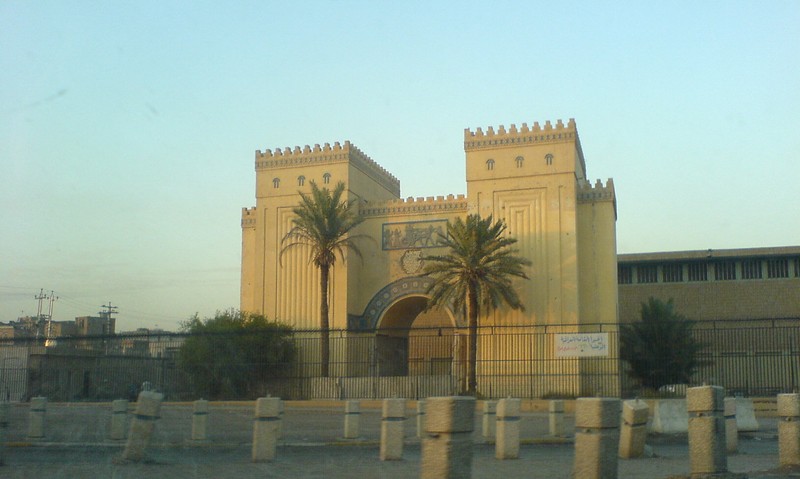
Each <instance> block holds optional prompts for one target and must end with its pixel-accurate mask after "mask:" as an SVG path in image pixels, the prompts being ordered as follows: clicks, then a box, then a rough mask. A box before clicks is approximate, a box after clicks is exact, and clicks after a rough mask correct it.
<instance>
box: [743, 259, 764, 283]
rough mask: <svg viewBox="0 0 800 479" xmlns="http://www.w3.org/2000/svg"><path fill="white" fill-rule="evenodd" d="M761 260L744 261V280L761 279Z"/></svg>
mask: <svg viewBox="0 0 800 479" xmlns="http://www.w3.org/2000/svg"><path fill="white" fill-rule="evenodd" d="M761 278H762V273H761V260H760V259H746V260H743V261H742V279H761Z"/></svg>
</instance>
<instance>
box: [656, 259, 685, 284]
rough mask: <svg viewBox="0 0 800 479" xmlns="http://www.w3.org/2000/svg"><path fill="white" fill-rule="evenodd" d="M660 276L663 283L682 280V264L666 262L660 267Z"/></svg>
mask: <svg viewBox="0 0 800 479" xmlns="http://www.w3.org/2000/svg"><path fill="white" fill-rule="evenodd" d="M661 277H662V278H663V280H664V282H665V283H680V282H681V281H683V265H682V264H680V263H677V264H673V263H667V264H665V265H663V266H662V267H661Z"/></svg>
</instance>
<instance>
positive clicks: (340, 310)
mask: <svg viewBox="0 0 800 479" xmlns="http://www.w3.org/2000/svg"><path fill="white" fill-rule="evenodd" d="M464 151H465V154H466V183H467V189H466V190H467V194H466V195H447V196H444V195H443V196H437V197H427V198H406V199H402V198H401V193H400V182H399V181H398V179H397V178H395V177H394V176H393V175H392V174H391V173H389V172H388V171H386V170H385V169H384V168H382V167H381V166H380V165H379V164H378V163H376V162H375V161H373V160H372V159H371V158H369V157H368V156H367V155H366V154H365V153H363V152H362V151H360V150H359V149H358V148H356V147H355V146H354V145H353V144H351V143H350V142H345V143H344V144H339V143H335V144H334V145H333V146H331V145H329V144H327V143H326V144H325V145H324V146H320V145H315V146H313V147H310V146H305V147H303V148H300V147H295V148H294V149H290V148H286V149H285V150H280V149H276V150H266V151H263V152H262V151H256V155H255V170H256V205H255V207H252V208H244V209H243V210H242V276H241V309H242V310H243V311H251V312H258V313H262V314H265V315H266V316H268V317H270V318H277V319H279V320H282V321H285V322H288V323H290V324H291V325H293V326H294V327H295V328H296V329H301V330H302V329H308V330H313V329H317V328H318V327H319V319H318V318H319V275H318V272H317V271H316V269H315V268H314V267H313V266H312V265H311V264H310V263H309V261H308V251H306V250H303V249H301V248H293V249H290V250H288V251H287V252H286V253H285V254H283V255H281V254H280V251H281V240H282V239H283V238H284V236H285V235H286V233H287V232H288V231H289V229H290V228H291V221H292V208H293V207H295V206H296V205H297V203H298V199H299V194H298V192H299V191H302V192H309V191H310V183H311V182H312V181H314V182H316V183H317V184H318V185H320V186H323V187H326V186H327V187H330V188H332V187H333V186H334V185H336V184H337V183H338V182H344V183H345V184H346V186H347V196H348V199H350V200H357V201H358V204H359V213H360V214H361V215H362V216H363V217H364V218H365V221H364V222H363V223H362V225H360V226H359V229H358V233H359V234H362V235H366V236H368V237H369V238H370V240H365V241H361V242H360V243H359V247H360V250H361V252H362V254H363V259H359V258H357V257H355V256H354V255H350V256H349V257H347V258H346V261H345V262H344V263H337V265H336V266H335V267H334V269H333V270H332V274H331V282H330V292H329V298H330V314H331V320H330V322H331V327H332V328H333V329H335V330H340V331H339V335H338V336H337V335H334V336H335V337H340V336H341V337H347V338H350V339H352V340H348V341H344V342H342V343H341V344H343V345H346V346H339V347H334V348H333V350H332V355H333V356H332V364H331V371H332V374H334V375H336V376H340V377H349V376H359V375H373V376H404V375H415V374H443V375H447V374H457V371H456V369H457V368H458V366H457V365H458V364H459V362H460V361H462V360H463V355H464V353H465V347H464V340H463V337H464V335H463V332H464V330H463V328H464V327H465V326H466V323H465V320H464V318H463V315H461V314H459V312H457V311H451V310H449V309H448V308H443V309H441V310H436V311H432V312H428V313H421V311H422V309H423V307H424V305H425V303H426V301H427V294H426V291H427V289H428V286H429V284H430V279H428V278H425V277H423V276H421V274H420V273H421V271H422V267H423V263H424V257H425V255H426V254H436V253H441V252H442V250H441V249H440V248H437V246H436V238H437V234H438V233H440V232H444V231H445V227H446V224H447V221H449V220H452V219H454V218H456V217H464V216H466V215H467V214H471V213H478V214H480V215H481V216H482V217H486V216H488V215H492V216H493V217H494V218H498V219H503V220H504V221H505V222H506V223H507V225H508V232H509V234H511V235H513V236H514V237H515V238H517V240H518V243H517V246H518V249H519V254H520V255H522V256H524V257H526V258H528V259H530V260H531V262H532V265H533V266H532V267H531V269H530V270H529V276H530V280H528V281H525V280H520V281H516V282H515V286H516V288H517V289H518V291H519V292H520V295H521V297H522V298H523V301H524V305H525V310H524V311H511V310H506V309H501V310H499V311H496V312H495V313H493V314H492V315H491V316H489V317H483V318H481V325H482V326H493V327H497V328H498V329H497V331H496V334H495V333H489V332H482V335H481V341H480V343H479V361H480V363H481V365H479V371H478V372H479V374H482V373H483V374H492V372H491V371H489V369H498V368H499V369H500V370H501V369H502V367H503V366H502V363H503V361H507V360H509V359H514V360H516V361H519V360H523V361H525V360H527V362H525V364H526V365H525V366H524V367H523V369H524V371H521V372H520V374H522V375H527V376H529V377H533V376H534V375H538V373H542V372H545V371H543V370H542V369H541V368H544V367H550V366H543V364H545V363H542V362H541V361H539V360H541V359H543V358H552V357H554V355H555V352H554V344H553V343H552V342H551V341H549V340H547V341H545V340H536V341H533V340H531V339H530V337H529V336H524V335H521V334H519V333H521V332H532V331H544V329H545V328H550V329H549V330H550V331H558V330H559V328H561V329H563V331H569V332H580V331H582V330H583V329H582V327H583V326H585V325H590V324H597V323H605V324H610V325H615V324H617V322H618V307H617V260H616V229H615V222H616V199H615V193H614V185H613V182H612V180H608V181H607V182H605V183H603V182H601V181H599V180H598V181H597V182H596V183H594V184H592V183H591V182H590V181H589V180H588V178H587V173H586V163H585V159H584V154H583V150H582V148H581V143H580V140H579V137H578V131H577V129H576V126H575V122H574V120H569V122H567V123H566V124H564V123H563V122H562V121H560V120H559V121H558V122H557V123H556V124H554V125H553V124H551V123H550V122H549V121H548V122H546V123H545V124H544V125H543V126H540V125H539V124H538V123H534V124H533V126H531V127H529V126H528V125H527V124H523V125H522V126H521V127H516V126H515V125H511V126H510V127H509V128H508V129H506V128H504V127H503V126H500V127H498V128H497V129H496V130H495V129H494V128H492V127H489V128H488V129H487V130H486V131H483V130H482V129H481V128H478V129H476V130H474V131H473V130H471V129H467V130H465V131H464ZM430 328H434V329H433V330H435V331H437V334H436V337H437V338H439V339H435V341H438V343H439V346H438V347H428V346H425V345H424V344H423V343H424V341H425V340H428V339H424V338H422V336H425V338H427V336H426V335H425V334H424V333H423V332H424V331H431V329H430ZM514 328H517V329H514ZM501 331H502V334H501V333H500V332H501ZM501 336H502V337H503V339H502V340H500V337H501ZM358 338H361V339H365V340H364V341H357V340H356V339H358ZM415 338H417V339H415ZM524 338H527V339H524ZM429 340H430V341H434V339H429ZM442 345H444V346H443V347H442ZM608 346H609V347H610V348H614V347H615V345H613V344H612V345H608ZM432 351H435V352H432ZM303 354H307V355H309V356H308V357H309V358H312V357H313V355H314V354H315V353H314V352H313V351H306V352H304V353H303ZM614 356H615V354H614ZM581 361H583V360H581V359H575V360H574V361H573V362H571V363H570V365H569V366H568V368H569V369H570V371H571V372H572V373H574V374H575V376H574V377H580V374H581V368H583V367H590V366H588V365H584V363H582V362H581ZM614 363H615V362H614ZM560 364H562V366H559V367H563V361H562V362H561V363H560ZM587 364H588V363H587ZM515 367H517V368H519V367H520V366H519V364H517V366H515ZM591 367H595V366H591ZM481 368H483V371H481ZM537 368H539V369H537ZM613 368H616V366H613ZM499 372H501V373H502V371H499ZM609 372H611V371H609ZM309 374H313V372H311V373H309ZM479 387H481V386H480V385H479ZM575 388H580V386H575ZM496 389H497V390H499V389H502V386H499V385H498V386H497V387H496ZM576 392H577V391H576ZM584 392H585V391H584ZM609 392H613V391H609Z"/></svg>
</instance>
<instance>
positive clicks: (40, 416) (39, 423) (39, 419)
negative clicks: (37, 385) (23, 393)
mask: <svg viewBox="0 0 800 479" xmlns="http://www.w3.org/2000/svg"><path fill="white" fill-rule="evenodd" d="M46 414H47V398H46V397H41V396H40V397H35V398H31V410H30V413H29V424H28V437H29V438H30V439H44V429H45V416H46Z"/></svg>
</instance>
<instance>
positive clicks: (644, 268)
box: [636, 265, 658, 283]
mask: <svg viewBox="0 0 800 479" xmlns="http://www.w3.org/2000/svg"><path fill="white" fill-rule="evenodd" d="M636 282H637V283H657V282H658V267H657V266H656V265H639V266H637V267H636Z"/></svg>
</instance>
